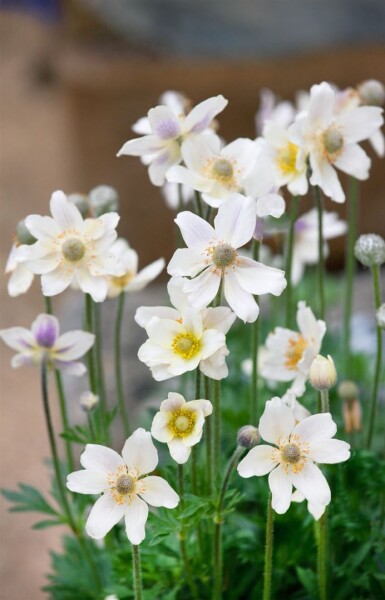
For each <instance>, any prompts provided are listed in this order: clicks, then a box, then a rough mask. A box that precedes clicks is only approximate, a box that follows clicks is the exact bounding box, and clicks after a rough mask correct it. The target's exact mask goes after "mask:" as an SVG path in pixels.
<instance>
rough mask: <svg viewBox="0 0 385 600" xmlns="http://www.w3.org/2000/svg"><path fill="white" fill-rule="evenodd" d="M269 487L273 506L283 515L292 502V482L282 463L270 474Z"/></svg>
mask: <svg viewBox="0 0 385 600" xmlns="http://www.w3.org/2000/svg"><path fill="white" fill-rule="evenodd" d="M269 487H270V490H271V493H272V499H271V506H272V507H273V509H274V510H275V512H276V513H278V514H279V515H283V514H284V513H285V512H286V511H287V510H288V509H289V506H290V503H291V491H292V484H291V481H290V477H289V476H288V474H287V473H285V470H284V469H283V467H282V465H279V466H278V467H277V468H276V469H274V471H271V473H270V475H269Z"/></svg>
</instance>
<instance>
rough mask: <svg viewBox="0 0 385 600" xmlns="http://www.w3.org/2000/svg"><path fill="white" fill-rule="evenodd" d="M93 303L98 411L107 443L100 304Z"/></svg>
mask: <svg viewBox="0 0 385 600" xmlns="http://www.w3.org/2000/svg"><path fill="white" fill-rule="evenodd" d="M92 305H93V312H94V314H93V317H94V319H93V322H94V329H95V344H94V347H95V358H96V361H95V362H96V378H97V388H98V393H99V402H100V412H101V415H102V419H103V430H104V433H105V441H106V443H107V444H108V443H109V441H110V439H109V431H108V427H107V422H106V415H107V399H106V387H105V381H104V365H103V344H102V330H101V323H100V310H101V305H100V304H98V303H96V302H92Z"/></svg>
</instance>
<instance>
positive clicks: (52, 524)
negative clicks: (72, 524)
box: [32, 519, 63, 529]
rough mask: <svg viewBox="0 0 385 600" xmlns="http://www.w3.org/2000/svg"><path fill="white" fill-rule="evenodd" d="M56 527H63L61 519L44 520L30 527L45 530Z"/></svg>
mask: <svg viewBox="0 0 385 600" xmlns="http://www.w3.org/2000/svg"><path fill="white" fill-rule="evenodd" d="M56 525H63V521H62V520H61V519H46V520H44V521H38V522H37V523H35V524H34V525H32V529H47V528H48V527H55V526H56Z"/></svg>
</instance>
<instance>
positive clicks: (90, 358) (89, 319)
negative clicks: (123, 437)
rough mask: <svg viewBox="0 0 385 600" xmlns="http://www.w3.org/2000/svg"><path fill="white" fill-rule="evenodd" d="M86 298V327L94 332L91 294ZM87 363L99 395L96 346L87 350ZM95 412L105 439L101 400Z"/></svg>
mask: <svg viewBox="0 0 385 600" xmlns="http://www.w3.org/2000/svg"><path fill="white" fill-rule="evenodd" d="M85 298H86V306H85V312H86V329H87V331H89V332H90V333H94V331H95V324H94V318H93V317H94V311H93V309H92V298H91V296H90V295H89V294H86V295H85ZM95 337H96V336H95ZM95 343H96V342H95ZM87 364H88V376H89V382H90V389H91V392H92V393H93V394H95V395H97V396H99V386H98V377H97V370H96V360H95V347H91V348H90V350H89V351H88V352H87ZM99 400H100V397H99ZM95 414H97V415H98V417H99V422H98V425H99V428H98V429H99V432H100V433H101V435H102V438H103V440H106V420H105V418H104V417H105V415H104V411H103V407H102V405H101V404H100V402H99V403H98V407H97V408H96V410H95Z"/></svg>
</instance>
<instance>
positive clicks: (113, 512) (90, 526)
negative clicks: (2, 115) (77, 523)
mask: <svg viewBox="0 0 385 600" xmlns="http://www.w3.org/2000/svg"><path fill="white" fill-rule="evenodd" d="M125 511H126V507H125V505H124V504H117V503H116V502H115V500H114V499H113V498H112V497H111V496H110V494H109V493H108V492H107V493H106V494H103V496H100V498H98V500H97V501H96V502H95V504H94V506H93V507H92V509H91V512H90V514H89V516H88V519H87V523H86V532H87V533H88V535H89V536H90V537H92V538H94V539H95V540H101V539H102V538H104V536H105V535H107V533H108V532H109V531H110V530H111V529H112V528H113V526H114V525H116V524H117V523H118V522H119V521H120V519H122V518H123V516H124V513H125Z"/></svg>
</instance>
